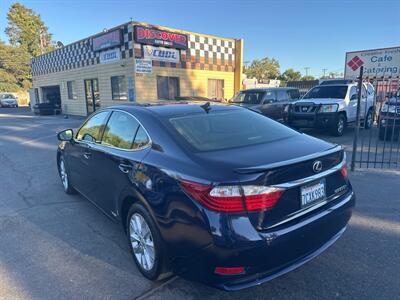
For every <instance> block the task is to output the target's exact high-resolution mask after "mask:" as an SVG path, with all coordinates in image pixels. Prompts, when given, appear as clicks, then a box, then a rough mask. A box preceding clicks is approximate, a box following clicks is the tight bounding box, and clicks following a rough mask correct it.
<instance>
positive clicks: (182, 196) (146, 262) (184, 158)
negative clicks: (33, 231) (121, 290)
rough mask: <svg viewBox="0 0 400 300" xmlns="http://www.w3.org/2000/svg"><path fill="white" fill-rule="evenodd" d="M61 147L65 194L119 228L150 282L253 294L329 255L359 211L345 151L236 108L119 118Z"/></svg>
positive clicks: (104, 114)
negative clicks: (176, 281)
mask: <svg viewBox="0 0 400 300" xmlns="http://www.w3.org/2000/svg"><path fill="white" fill-rule="evenodd" d="M58 138H59V140H60V141H61V143H60V145H59V147H58V151H57V163H58V170H59V173H60V177H61V180H62V183H63V187H64V190H65V192H67V193H72V192H74V191H79V192H80V193H81V194H82V195H84V196H85V197H86V198H88V199H89V200H90V201H92V202H94V203H95V204H96V206H97V207H99V208H100V209H101V210H103V212H105V213H106V214H107V215H108V216H110V217H111V218H112V219H113V220H115V221H117V222H120V223H121V224H122V228H123V230H124V231H125V232H126V234H127V237H128V242H129V246H130V250H131V253H132V255H133V259H134V260H135V262H136V264H137V266H138V268H139V270H140V271H141V272H142V274H143V275H144V276H146V277H147V278H149V279H153V280H155V279H158V278H160V277H161V276H162V274H165V273H169V272H170V271H172V272H174V273H176V274H179V275H182V276H185V277H186V278H189V279H194V280H200V281H203V282H206V283H208V284H211V285H214V286H216V287H219V288H222V289H225V290H238V289H242V288H247V287H250V286H254V285H258V284H260V283H263V282H266V281H268V280H271V279H273V278H275V277H277V276H280V275H282V274H284V273H286V272H289V271H291V270H293V269H295V268H297V267H299V266H301V265H302V264H304V263H306V262H307V261H309V260H310V259H312V258H314V257H316V256H317V255H318V254H320V253H321V252H323V251H324V250H325V249H327V248H328V247H329V246H330V245H332V244H333V243H334V242H335V241H336V240H337V239H338V238H339V237H340V236H341V235H342V233H343V232H344V230H345V228H346V226H347V223H348V221H349V219H350V217H351V214H352V208H353V206H354V201H355V196H354V192H353V190H352V187H351V184H350V182H349V180H348V178H347V170H346V164H345V153H344V151H343V149H342V148H341V147H340V146H337V145H333V144H330V143H327V142H324V141H322V140H319V139H316V138H313V137H310V136H308V135H305V134H302V133H299V132H297V131H294V130H292V129H290V128H288V127H286V126H284V125H282V124H280V123H278V122H276V121H273V120H271V119H269V118H265V117H264V116H262V115H260V114H259V113H256V112H253V111H251V110H248V109H244V108H242V107H237V106H234V105H210V104H206V105H198V104H197V105H196V104H168V105H145V106H140V105H125V106H114V107H110V108H106V109H102V110H99V111H96V112H95V113H94V114H92V115H91V116H90V117H88V119H87V120H86V121H85V122H84V123H83V125H82V126H81V127H80V128H79V129H78V131H77V133H76V134H74V133H73V131H72V130H71V129H67V130H65V131H63V132H60V133H59V134H58ZM332 267H336V266H332Z"/></svg>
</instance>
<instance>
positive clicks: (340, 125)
mask: <svg viewBox="0 0 400 300" xmlns="http://www.w3.org/2000/svg"><path fill="white" fill-rule="evenodd" d="M346 122H347V121H346V117H345V116H344V115H342V114H339V116H338V118H337V120H336V123H335V125H334V126H332V127H331V133H332V135H333V136H342V135H343V133H344V131H345V129H346V125H347V124H346Z"/></svg>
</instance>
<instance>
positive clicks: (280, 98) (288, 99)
mask: <svg viewBox="0 0 400 300" xmlns="http://www.w3.org/2000/svg"><path fill="white" fill-rule="evenodd" d="M299 98H300V92H299V90H298V89H297V88H290V87H278V88H256V89H249V90H243V91H240V92H239V93H237V94H236V95H235V96H234V97H233V98H232V99H231V100H230V101H229V102H230V103H234V104H236V105H240V106H243V107H246V108H249V109H251V110H254V111H257V112H259V113H261V114H263V115H265V116H267V117H270V118H272V119H275V120H279V121H284V119H285V107H286V106H287V105H289V104H290V103H292V102H293V101H295V100H298V99H299Z"/></svg>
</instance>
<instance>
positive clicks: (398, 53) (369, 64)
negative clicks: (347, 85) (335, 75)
mask: <svg viewBox="0 0 400 300" xmlns="http://www.w3.org/2000/svg"><path fill="white" fill-rule="evenodd" d="M361 66H364V73H363V74H364V75H363V77H370V78H371V77H382V76H383V77H389V76H392V77H397V76H400V47H393V48H385V49H374V50H365V51H357V52H347V53H346V64H345V71H344V77H345V78H346V79H356V78H357V76H358V75H359V74H360V67H361Z"/></svg>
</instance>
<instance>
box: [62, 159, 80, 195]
mask: <svg viewBox="0 0 400 300" xmlns="http://www.w3.org/2000/svg"><path fill="white" fill-rule="evenodd" d="M58 173H59V175H60V178H61V183H62V185H63V188H64V192H65V193H67V194H75V193H76V191H75V189H74V188H73V186H72V185H71V182H70V180H69V178H70V177H69V175H68V170H67V166H66V165H65V161H64V158H63V157H62V156H60V159H59V160H58Z"/></svg>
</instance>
